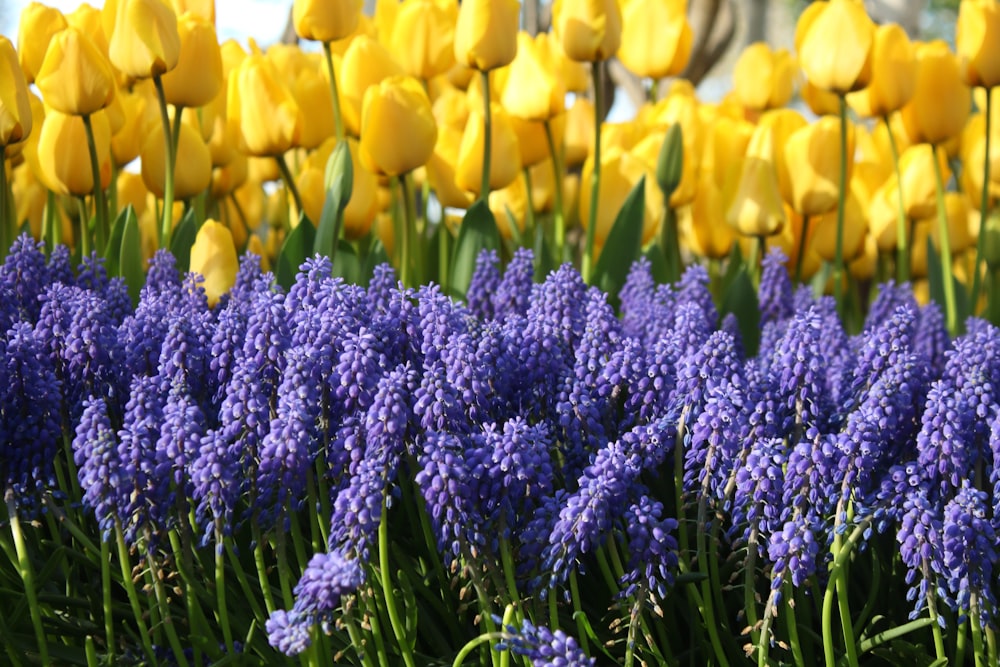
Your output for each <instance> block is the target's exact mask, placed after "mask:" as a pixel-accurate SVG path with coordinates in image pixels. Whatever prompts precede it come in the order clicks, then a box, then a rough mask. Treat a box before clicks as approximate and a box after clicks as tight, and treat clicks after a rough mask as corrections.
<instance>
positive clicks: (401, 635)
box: [378, 498, 416, 667]
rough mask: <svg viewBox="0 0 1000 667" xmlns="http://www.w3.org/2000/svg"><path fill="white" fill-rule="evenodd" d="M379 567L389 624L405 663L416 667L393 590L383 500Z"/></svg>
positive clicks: (386, 520)
mask: <svg viewBox="0 0 1000 667" xmlns="http://www.w3.org/2000/svg"><path fill="white" fill-rule="evenodd" d="M378 567H379V573H380V577H379V578H380V579H381V580H382V595H383V596H384V599H385V607H386V611H388V612H389V624H390V625H392V634H393V635H395V637H396V645H397V646H399V650H400V652H401V653H402V654H403V662H404V663H406V666H407V667H416V663H415V662H414V659H413V649H412V648H411V647H410V642H409V640H408V639H407V637H406V627H405V625H404V624H403V619H402V618H400V616H399V610H398V609H397V608H396V593H395V591H393V590H392V570H391V569H390V568H389V517H388V505H387V503H386V500H385V499H384V498H383V499H382V520H381V521H380V522H379V525H378Z"/></svg>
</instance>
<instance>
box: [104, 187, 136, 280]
mask: <svg viewBox="0 0 1000 667" xmlns="http://www.w3.org/2000/svg"><path fill="white" fill-rule="evenodd" d="M129 216H131V217H133V218H134V217H135V209H134V208H133V207H132V204H129V205H128V206H126V207H125V208H123V209H122V210H121V213H119V214H118V217H117V218H115V222H114V224H113V225H112V226H111V237H110V238H109V239H108V245H107V246H106V247H105V248H104V270H105V271H107V273H108V277H109V278H117V277H119V276H121V270H120V265H119V257H118V255H119V253H120V252H121V247H122V235H123V234H124V233H125V221H126V220H127V219H128V218H129Z"/></svg>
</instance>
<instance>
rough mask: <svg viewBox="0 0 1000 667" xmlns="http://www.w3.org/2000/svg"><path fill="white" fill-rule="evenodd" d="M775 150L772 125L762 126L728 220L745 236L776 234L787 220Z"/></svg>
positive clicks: (752, 144) (753, 139) (752, 142)
mask: <svg viewBox="0 0 1000 667" xmlns="http://www.w3.org/2000/svg"><path fill="white" fill-rule="evenodd" d="M774 152H775V150H774V139H773V133H772V132H771V130H770V128H768V127H758V128H757V129H756V130H755V131H754V134H753V136H752V137H751V138H750V145H749V146H748V147H747V154H746V157H745V158H744V159H743V166H742V167H741V168H740V178H739V181H738V182H737V185H736V192H735V194H734V196H733V197H732V198H731V204H730V206H729V208H728V210H727V211H726V220H727V221H728V222H729V224H730V225H732V226H733V227H735V228H736V231H738V232H739V233H740V234H742V235H743V236H772V235H774V234H777V233H778V232H779V231H780V230H781V228H782V226H783V225H784V224H785V222H786V216H785V209H784V206H783V204H782V201H781V194H780V192H779V191H778V176H777V173H776V171H775V168H774ZM726 199H727V200H729V199H730V198H729V197H726Z"/></svg>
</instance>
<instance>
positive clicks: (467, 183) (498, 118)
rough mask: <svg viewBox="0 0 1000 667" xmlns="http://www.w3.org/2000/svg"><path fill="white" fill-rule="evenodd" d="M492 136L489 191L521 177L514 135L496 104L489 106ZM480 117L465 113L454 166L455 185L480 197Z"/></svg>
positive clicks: (481, 130)
mask: <svg viewBox="0 0 1000 667" xmlns="http://www.w3.org/2000/svg"><path fill="white" fill-rule="evenodd" d="M490 108H491V115H492V121H493V122H492V125H493V127H492V132H491V139H490V141H491V151H490V190H499V189H501V188H505V187H507V186H508V185H510V184H511V183H512V182H513V181H514V179H515V178H517V177H518V175H519V174H520V173H521V154H520V149H519V147H518V143H517V132H515V131H514V127H513V125H512V124H511V122H510V118H509V117H508V116H507V114H506V113H504V111H503V108H502V107H501V106H500V105H499V104H493V105H491V107H490ZM485 134H486V132H485V128H484V119H483V114H482V112H481V111H479V110H478V109H474V110H473V111H471V112H470V113H469V121H468V122H467V123H466V124H465V133H464V134H463V135H462V145H461V147H460V148H459V151H458V163H457V164H456V166H455V182H456V183H457V184H458V186H459V187H460V188H462V189H464V190H468V191H470V192H473V193H475V194H477V195H478V194H480V192H479V190H480V189H481V188H482V178H483V150H484V148H483V144H484V137H485Z"/></svg>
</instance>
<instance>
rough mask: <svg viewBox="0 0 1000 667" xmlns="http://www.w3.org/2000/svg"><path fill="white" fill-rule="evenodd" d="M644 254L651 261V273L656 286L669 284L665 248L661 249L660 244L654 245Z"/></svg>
mask: <svg viewBox="0 0 1000 667" xmlns="http://www.w3.org/2000/svg"><path fill="white" fill-rule="evenodd" d="M643 254H644V255H645V257H646V259H647V260H649V271H650V273H651V274H652V275H653V280H654V281H655V282H656V284H657V285H662V284H663V283H665V282H667V276H668V271H667V258H666V257H665V256H664V253H663V248H661V247H660V244H659V243H654V244H652V245H650V246H649V247H648V248H646V252H645V253H643Z"/></svg>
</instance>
